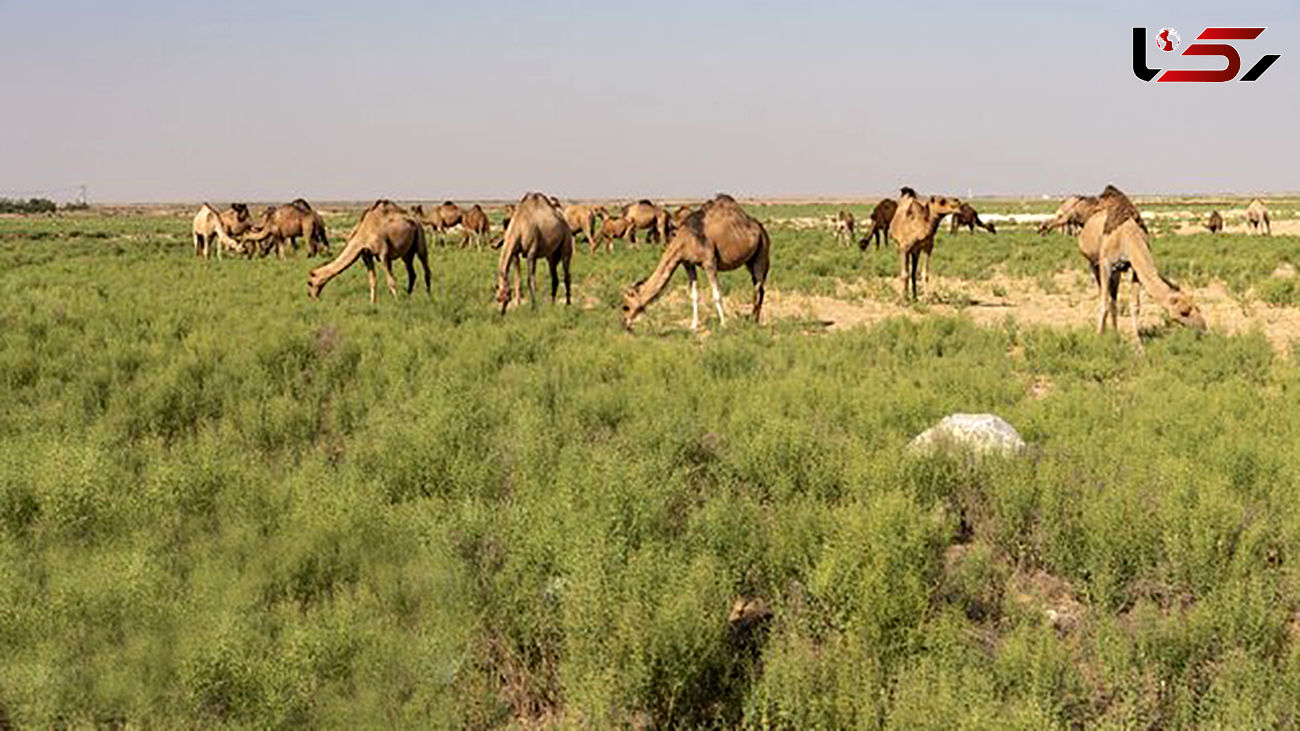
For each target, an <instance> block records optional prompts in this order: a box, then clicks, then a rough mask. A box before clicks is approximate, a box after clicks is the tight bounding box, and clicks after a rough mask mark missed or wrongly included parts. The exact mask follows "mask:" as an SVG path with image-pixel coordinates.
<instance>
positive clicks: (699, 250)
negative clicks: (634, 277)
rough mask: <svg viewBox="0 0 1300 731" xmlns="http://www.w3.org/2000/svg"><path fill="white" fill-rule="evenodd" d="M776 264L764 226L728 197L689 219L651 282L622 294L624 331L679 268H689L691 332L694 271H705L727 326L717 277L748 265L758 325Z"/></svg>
mask: <svg viewBox="0 0 1300 731" xmlns="http://www.w3.org/2000/svg"><path fill="white" fill-rule="evenodd" d="M771 262H772V240H771V239H770V238H769V237H768V235H767V230H766V229H764V228H763V224H761V223H759V222H758V221H757V220H756V219H754V218H753V217H752V216H750V215H749V214H748V213H745V209H743V208H741V207H740V204H738V203H736V200H735V199H734V198H732V197H731V196H729V195H726V194H725V193H719V194H718V195H717V197H716V198H714V199H713V200H711V201H709V202H708V203H705V204H704V206H703V207H702V208H701V209H700V210H698V211H695V212H694V213H692V214H691V215H689V216H687V217H686V220H685V222H684V223H683V224H682V227H681V228H680V229H678V231H677V233H676V235H674V236H673V238H672V240H671V241H670V242H668V246H667V247H665V248H664V253H663V256H662V257H660V259H659V265H658V266H656V267H655V270H654V273H652V274H651V275H650V276H649V278H647V279H644V280H642V281H640V282H637V283H636V284H635V285H633V286H632V287H631V288H630V289H628V291H627V292H626V293H625V294H624V295H623V327H625V328H627V329H628V330H631V329H632V323H633V322H635V321H636V319H637V317H639V316H640V315H641V313H642V312H644V311H645V308H646V306H647V305H649V304H650V303H651V302H654V301H655V300H656V299H657V298H658V297H659V295H660V294H662V293H663V291H664V289H665V288H666V287H667V286H668V282H669V280H670V279H672V276H673V272H674V271H676V270H677V267H678V265H682V266H685V267H686V276H687V277H688V278H689V280H690V283H691V331H692V332H694V331H696V330H698V329H699V327H700V295H699V289H698V286H697V283H696V273H695V268H696V267H697V266H698V267H701V268H703V269H704V276H705V277H707V278H708V280H709V287H710V288H711V289H712V292H713V305H714V307H715V308H716V309H717V311H718V321H719V323H720V324H722V325H724V326H725V325H726V324H727V321H726V316H725V315H724V314H723V309H722V292H721V291H720V290H719V289H718V272H720V271H723V272H725V271H730V270H732V269H736V268H739V267H740V266H741V265H744V266H745V267H746V268H748V269H749V275H750V278H751V279H752V280H753V282H754V309H753V314H754V322H758V321H759V317H760V316H761V315H762V312H763V293H764V289H765V287H766V283H767V271H768V268H769V267H770V266H771Z"/></svg>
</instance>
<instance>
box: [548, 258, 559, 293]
mask: <svg viewBox="0 0 1300 731" xmlns="http://www.w3.org/2000/svg"><path fill="white" fill-rule="evenodd" d="M546 263H547V264H548V265H550V268H551V304H555V295H556V294H558V293H559V291H560V273H559V271H558V268H559V264H560V262H559V261H558V259H557V257H554V256H552V257H551V258H549V259H547V260H546Z"/></svg>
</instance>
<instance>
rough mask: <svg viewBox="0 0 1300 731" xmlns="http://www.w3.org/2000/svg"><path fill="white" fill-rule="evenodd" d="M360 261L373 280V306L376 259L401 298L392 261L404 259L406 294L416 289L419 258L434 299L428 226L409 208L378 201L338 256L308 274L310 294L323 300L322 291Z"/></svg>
mask: <svg viewBox="0 0 1300 731" xmlns="http://www.w3.org/2000/svg"><path fill="white" fill-rule="evenodd" d="M358 258H360V259H361V261H362V262H363V263H364V264H365V265H366V276H367V278H368V279H369V280H370V303H371V304H374V303H375V284H376V282H375V259H378V260H379V263H380V265H381V266H383V267H384V274H385V276H386V277H387V279H388V291H389V292H392V294H393V296H394V297H396V296H397V280H396V279H395V278H394V277H393V268H392V262H393V260H395V259H401V260H402V261H403V262H404V263H405V264H406V293H407V294H410V293H411V290H413V289H414V288H415V266H414V263H415V259H417V258H418V259H419V260H420V266H422V267H424V289H425V291H426V292H428V293H429V296H430V297H432V296H433V290H432V285H431V284H430V282H429V246H428V243H427V242H426V240H425V238H424V226H423V225H422V222H421V221H420V220H419V219H417V218H416V217H415V216H412V215H411V214H410V213H408V212H407V211H406V209H405V208H402V207H401V206H399V205H397V204H396V203H393V202H392V201H389V200H382V199H381V200H377V201H375V202H374V203H372V204H371V205H370V207H369V208H367V209H366V211H365V213H362V214H361V220H359V221H357V225H356V228H354V229H352V232H351V233H350V234H348V240H347V244H346V245H345V246H344V247H343V251H341V252H339V255H338V257H336V258H335V259H334V261H331V262H329V263H328V264H323V265H321V266H319V267H316V268H315V269H313V270H311V273H310V274H308V275H307V295H308V296H309V297H311V298H312V299H316V298H318V297H320V291H321V289H323V288H324V287H325V285H326V284H327V283H329V281H330V280H331V279H333V278H334V277H337V276H338V275H339V274H341V273H342V272H343V271H344V270H345V269H347V268H348V267H350V266H352V265H353V264H354V263H355V262H356V260H357V259H358Z"/></svg>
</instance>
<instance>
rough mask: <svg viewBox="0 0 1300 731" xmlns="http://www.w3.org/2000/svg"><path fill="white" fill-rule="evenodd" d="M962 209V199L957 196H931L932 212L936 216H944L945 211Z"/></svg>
mask: <svg viewBox="0 0 1300 731" xmlns="http://www.w3.org/2000/svg"><path fill="white" fill-rule="evenodd" d="M960 209H961V201H960V200H958V199H957V198H949V197H947V196H943V195H932V196H930V213H931V214H932V215H935V216H942V215H943V214H945V213H956V212H957V211H958V210H960Z"/></svg>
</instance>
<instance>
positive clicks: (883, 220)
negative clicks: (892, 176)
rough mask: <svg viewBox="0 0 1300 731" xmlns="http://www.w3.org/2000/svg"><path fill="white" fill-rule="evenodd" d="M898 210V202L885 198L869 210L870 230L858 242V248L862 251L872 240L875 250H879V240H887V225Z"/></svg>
mask: <svg viewBox="0 0 1300 731" xmlns="http://www.w3.org/2000/svg"><path fill="white" fill-rule="evenodd" d="M897 210H898V202H897V201H895V200H893V199H892V198H886V199H884V200H882V201H880V202H879V203H877V204H876V207H875V208H873V209H871V230H870V231H868V232H867V235H866V237H865V238H863V239H862V240H861V241H859V242H858V248H859V249H862V250H863V251H866V250H867V247H868V246H870V245H871V241H872V240H873V239H874V240H875V242H876V248H877V249H879V248H880V240H881V239H888V238H889V224H890V223H891V222H892V221H893V220H894V213H895V212H896V211H897Z"/></svg>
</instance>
